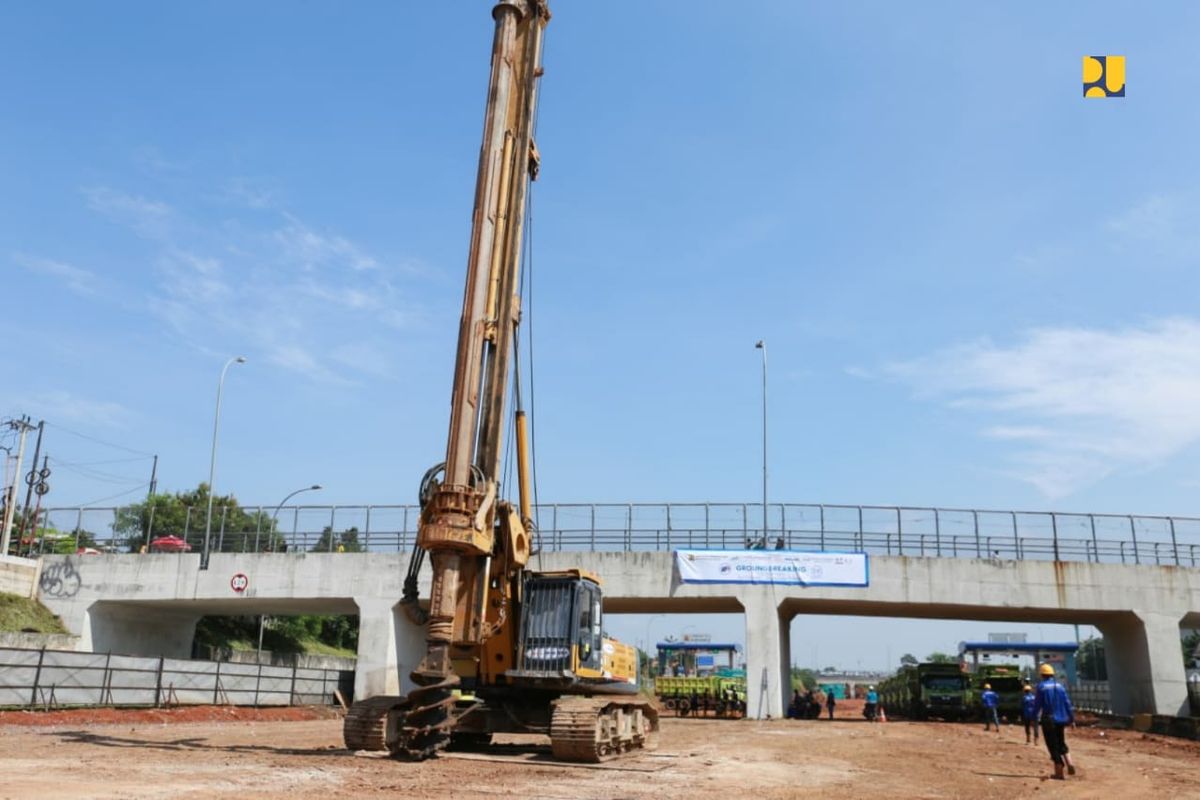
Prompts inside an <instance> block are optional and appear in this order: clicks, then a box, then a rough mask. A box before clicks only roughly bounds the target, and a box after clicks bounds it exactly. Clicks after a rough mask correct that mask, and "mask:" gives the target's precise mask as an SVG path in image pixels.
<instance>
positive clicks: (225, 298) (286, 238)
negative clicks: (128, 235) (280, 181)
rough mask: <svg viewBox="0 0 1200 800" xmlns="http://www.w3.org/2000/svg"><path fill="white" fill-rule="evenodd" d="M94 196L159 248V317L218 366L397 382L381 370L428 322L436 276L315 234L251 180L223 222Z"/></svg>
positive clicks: (157, 204) (153, 295)
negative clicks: (228, 363) (410, 333)
mask: <svg viewBox="0 0 1200 800" xmlns="http://www.w3.org/2000/svg"><path fill="white" fill-rule="evenodd" d="M84 194H85V195H86V197H87V200H88V205H89V207H90V208H92V209H93V210H94V211H96V212H98V213H100V214H103V215H104V216H105V217H107V218H109V219H111V220H113V221H114V222H116V223H118V224H120V225H123V226H125V227H127V228H128V229H129V230H131V231H132V232H133V233H135V234H137V235H138V236H140V237H142V238H143V239H146V240H148V241H149V242H151V244H152V246H153V247H157V253H155V254H154V255H153V256H152V262H151V263H152V264H153V284H152V286H153V288H152V289H151V291H150V293H149V296H148V297H147V298H146V304H147V306H148V308H149V311H150V313H152V314H153V315H154V316H156V317H158V318H159V319H161V320H162V321H163V322H164V323H165V324H166V325H168V326H169V327H170V329H171V331H173V332H174V334H175V335H176V336H178V337H179V338H180V339H181V340H182V341H184V342H185V343H187V344H188V346H190V347H193V348H195V349H197V350H199V351H201V352H204V353H206V354H211V355H221V354H225V353H234V352H237V353H242V352H244V353H246V354H247V356H249V357H251V358H254V359H255V360H256V361H259V362H260V363H269V364H273V365H276V366H278V367H281V368H283V369H287V370H291V371H294V372H297V373H300V374H302V375H304V376H306V377H308V378H310V379H312V380H315V381H320V382H326V383H335V384H339V385H344V384H346V383H348V382H352V381H353V379H354V378H355V377H361V376H363V375H371V376H375V377H379V376H385V375H388V374H392V373H390V372H388V371H387V370H384V369H383V368H382V367H381V365H382V364H384V363H387V362H388V361H389V360H390V359H389V358H388V354H389V353H388V345H389V344H390V347H391V348H395V347H397V346H398V343H397V342H396V339H395V336H394V333H393V332H392V331H391V330H388V329H392V328H397V327H405V328H406V329H409V330H411V329H412V327H413V321H414V320H416V319H419V317H420V310H419V308H418V307H417V305H416V304H415V303H414V302H413V301H412V300H411V299H410V292H409V291H408V286H410V285H412V284H414V283H415V282H417V281H420V280H423V279H425V278H426V273H425V272H424V271H422V270H418V269H415V268H414V265H413V264H412V263H408V262H405V263H398V264H391V263H384V262H381V261H380V260H379V259H377V258H376V257H375V256H374V255H373V254H372V253H370V252H369V251H368V249H367V248H365V247H363V246H362V245H360V244H358V243H356V242H354V241H351V240H350V239H349V238H347V237H345V236H343V235H341V234H340V233H338V232H336V231H330V230H324V229H320V228H318V227H317V226H313V225H310V224H307V223H306V222H305V221H302V220H301V219H300V218H299V217H297V216H296V215H294V214H291V213H289V212H288V211H287V210H286V209H282V208H279V207H278V205H277V203H276V201H275V198H274V197H273V196H272V195H271V194H270V193H269V192H266V191H264V190H262V189H261V188H259V187H258V186H257V185H256V184H255V183H254V182H252V181H250V180H248V179H241V178H239V179H233V180H231V181H226V182H225V183H224V184H223V185H222V188H221V192H220V198H219V205H221V206H222V209H221V212H220V213H221V214H222V217H221V218H219V219H212V218H210V217H207V216H206V215H205V211H206V210H205V209H200V210H189V209H187V208H184V207H182V206H171V205H168V204H167V203H165V202H161V201H158V200H152V199H147V198H145V197H142V196H140V195H136V194H132V193H127V192H123V191H119V190H116V189H112V188H108V187H94V188H89V189H85V190H84ZM231 207H233V208H234V209H235V210H234V212H233V216H229V214H230V208H231ZM207 211H211V209H207ZM381 333H384V334H385V335H382V336H381V335H380V334H381ZM365 341H375V342H380V343H383V344H381V345H378V346H373V347H372V348H366V347H365V346H363V345H362V344H361V343H362V342H365Z"/></svg>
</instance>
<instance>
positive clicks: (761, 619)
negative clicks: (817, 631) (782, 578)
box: [742, 597, 791, 719]
mask: <svg viewBox="0 0 1200 800" xmlns="http://www.w3.org/2000/svg"><path fill="white" fill-rule="evenodd" d="M742 607H743V609H744V610H745V615H746V716H748V717H750V718H751V719H766V718H767V717H782V716H784V714H785V712H786V705H785V704H786V702H787V699H788V697H790V695H791V689H790V686H791V672H790V669H789V667H790V664H791V645H790V635H789V634H790V632H789V622H790V620H789V621H787V622H785V621H784V620H783V618H782V615H781V614H780V613H779V606H778V604H777V603H776V602H775V601H774V599H772V598H757V597H755V598H749V599H743V600H742Z"/></svg>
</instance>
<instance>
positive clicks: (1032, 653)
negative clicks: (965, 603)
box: [958, 642, 1079, 684]
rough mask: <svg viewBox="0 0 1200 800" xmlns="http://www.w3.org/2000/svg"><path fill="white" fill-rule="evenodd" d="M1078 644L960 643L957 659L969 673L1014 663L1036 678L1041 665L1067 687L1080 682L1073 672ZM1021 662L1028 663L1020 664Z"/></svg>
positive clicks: (1076, 673) (1074, 670)
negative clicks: (1025, 667) (1051, 668)
mask: <svg viewBox="0 0 1200 800" xmlns="http://www.w3.org/2000/svg"><path fill="white" fill-rule="evenodd" d="M1078 650H1079V643H1078V642H959V643H958V659H959V661H960V662H961V663H962V664H963V665H965V666H966V668H967V670H968V671H969V672H975V671H976V670H978V669H979V667H980V666H985V665H988V664H1002V663H1017V664H1019V665H1021V666H1023V667H1024V666H1028V667H1030V671H1029V674H1030V676H1031V677H1032V676H1034V675H1036V674H1037V667H1038V665H1040V664H1050V665H1051V666H1053V667H1054V671H1055V673H1057V674H1058V676H1059V677H1061V678H1064V679H1065V681H1066V682H1067V683H1070V684H1074V683H1077V682H1078V680H1079V673H1078V670H1077V669H1076V659H1075V656H1076V653H1077V652H1078ZM1022 659H1029V660H1031V661H1032V664H1030V663H1029V662H1025V663H1022Z"/></svg>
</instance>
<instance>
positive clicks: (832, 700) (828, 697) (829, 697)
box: [825, 692, 837, 719]
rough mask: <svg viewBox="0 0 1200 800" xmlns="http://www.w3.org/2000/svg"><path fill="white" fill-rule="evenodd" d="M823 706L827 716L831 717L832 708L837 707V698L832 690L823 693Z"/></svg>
mask: <svg viewBox="0 0 1200 800" xmlns="http://www.w3.org/2000/svg"><path fill="white" fill-rule="evenodd" d="M825 708H826V710H828V711H829V718H830V719H833V709H835V708H837V698H836V697H834V696H833V692H827V693H826V694H825Z"/></svg>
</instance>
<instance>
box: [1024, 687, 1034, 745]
mask: <svg viewBox="0 0 1200 800" xmlns="http://www.w3.org/2000/svg"><path fill="white" fill-rule="evenodd" d="M1021 721H1022V722H1024V723H1025V744H1029V743H1030V742H1033V743H1034V744H1037V740H1038V718H1037V698H1036V697H1034V696H1033V687H1032V686H1030V685H1029V684H1028V683H1027V684H1025V694H1023V695H1021Z"/></svg>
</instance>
